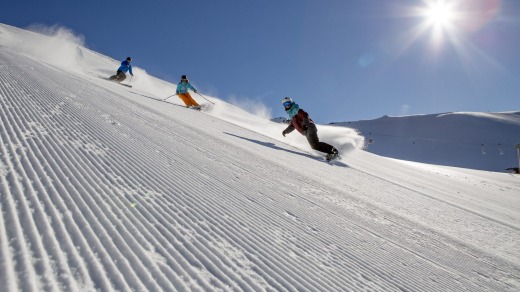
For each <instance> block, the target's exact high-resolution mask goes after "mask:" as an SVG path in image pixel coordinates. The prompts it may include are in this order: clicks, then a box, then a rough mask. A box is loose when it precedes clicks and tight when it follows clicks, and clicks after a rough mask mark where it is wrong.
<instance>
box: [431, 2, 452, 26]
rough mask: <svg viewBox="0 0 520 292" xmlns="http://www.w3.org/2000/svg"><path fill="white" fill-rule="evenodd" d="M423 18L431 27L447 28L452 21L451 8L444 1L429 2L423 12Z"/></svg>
mask: <svg viewBox="0 0 520 292" xmlns="http://www.w3.org/2000/svg"><path fill="white" fill-rule="evenodd" d="M424 17H425V18H426V19H427V21H428V22H429V23H431V24H432V25H436V26H442V27H447V26H449V25H450V24H451V23H452V21H453V19H454V11H453V7H452V6H450V5H448V3H446V2H444V1H437V2H431V3H430V4H429V5H428V6H427V7H426V8H425V10H424Z"/></svg>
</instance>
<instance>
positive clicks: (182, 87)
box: [177, 82, 197, 94]
mask: <svg viewBox="0 0 520 292" xmlns="http://www.w3.org/2000/svg"><path fill="white" fill-rule="evenodd" d="M188 89H191V90H193V91H197V89H195V87H193V86H191V84H190V83H189V82H181V83H179V84H177V93H178V94H184V93H186V92H188Z"/></svg>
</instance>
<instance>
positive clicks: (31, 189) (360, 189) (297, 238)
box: [0, 26, 520, 291]
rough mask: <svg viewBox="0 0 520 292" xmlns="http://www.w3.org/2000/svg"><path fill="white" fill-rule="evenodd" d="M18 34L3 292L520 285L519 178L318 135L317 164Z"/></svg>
mask: <svg viewBox="0 0 520 292" xmlns="http://www.w3.org/2000/svg"><path fill="white" fill-rule="evenodd" d="M25 34H26V32H23V31H20V30H17V29H14V28H11V27H8V26H1V27H0V41H1V42H0V46H1V47H0V68H1V70H0V118H1V128H0V147H1V148H0V181H1V188H0V192H1V196H0V210H1V216H0V283H2V290H5V291H18V290H22V291H58V290H62V291H93V290H102V291H111V290H123V291H131V290H139V291H175V290H179V291H183V290H192V291H193V290H195V291H197V290H198V291H211V290H246V291H249V290H258V291H262V290H279V291H284V290H290V291H296V290H299V291H368V290H369V291H518V290H519V289H520V277H519V275H520V246H519V243H520V232H519V231H520V195H519V194H520V183H519V180H518V179H519V178H518V176H513V175H509V174H500V173H490V172H481V171H471V170H464V169H457V168H447V167H438V166H432V165H425V164H416V163H406V162H402V161H397V160H392V159H387V158H383V157H379V156H376V155H373V154H370V153H366V152H364V151H359V150H356V149H357V148H358V147H359V145H362V140H361V139H360V138H359V137H358V136H356V135H355V133H353V132H352V131H351V130H349V129H346V128H339V129H334V128H335V127H330V128H333V129H329V128H327V127H324V126H318V127H319V129H320V133H322V132H323V134H324V135H323V137H329V135H330V137H331V139H332V137H333V135H334V134H336V135H338V133H339V134H342V137H341V139H339V140H335V141H334V142H336V143H337V144H339V145H341V149H342V152H343V160H342V161H340V162H339V163H337V164H335V165H330V164H328V163H325V162H323V161H322V160H321V159H320V158H317V154H316V153H314V152H312V150H310V149H308V148H306V147H308V146H306V145H305V143H304V142H305V141H303V142H302V139H301V137H298V136H297V135H296V134H295V133H294V134H292V136H290V137H287V138H283V137H281V136H280V134H279V133H281V130H282V129H283V127H284V126H283V125H278V124H275V123H270V122H268V121H262V120H260V119H258V118H255V117H252V116H250V115H248V114H247V113H244V112H241V111H240V110H238V109H236V108H234V107H232V106H230V105H227V104H226V103H224V102H222V101H220V100H218V99H214V98H211V100H212V101H214V102H215V103H216V105H215V106H213V107H209V106H208V105H207V107H206V109H205V111H203V112H198V111H193V110H189V109H185V108H183V107H182V106H179V105H180V103H179V101H178V100H175V99H174V100H172V101H171V103H165V102H160V101H156V100H153V99H154V98H159V97H161V96H166V95H168V94H171V88H174V85H172V84H167V83H166V82H161V81H158V80H156V79H154V78H153V77H150V76H147V75H145V73H144V72H143V71H141V75H137V74H136V78H134V79H136V80H135V82H136V83H135V86H134V88H126V87H123V86H121V85H118V84H114V83H111V82H108V81H105V80H102V79H101V78H98V75H97V74H99V73H100V72H96V71H93V70H91V71H88V70H87V71H84V72H77V71H72V70H69V69H67V68H63V66H61V65H60V64H53V63H52V62H49V63H47V62H46V63H44V62H41V61H40V60H39V59H35V58H34V56H31V55H30V54H28V53H27V52H23V51H22V50H19V49H16V50H15V47H13V46H11V45H8V43H11V42H12V40H13V39H15V38H29V40H32V39H33V38H34V37H35V36H33V35H32V34H27V36H26V35H25ZM74 50H76V48H74ZM79 51H80V52H82V53H81V55H82V56H83V58H82V61H81V62H84V63H86V64H96V63H97V64H105V63H106V62H108V61H104V59H103V58H105V59H107V58H106V57H102V56H97V55H96V54H94V53H92V52H90V51H88V50H86V49H84V48H79ZM22 53H23V54H22ZM107 60H108V59H107ZM109 61H110V60H109ZM108 72H111V71H110V68H109V69H107V74H109V73H108ZM138 77H139V78H141V79H138ZM145 81H146V82H145ZM133 82H134V81H133ZM147 82H149V83H147ZM150 84H153V86H152V85H150ZM158 84H159V85H158ZM161 94H164V95H161ZM322 128H323V129H324V130H323V131H322V130H321V129H322ZM334 131H339V132H334ZM274 133H276V134H277V135H275V134H274ZM323 137H322V139H323V140H326V138H323ZM326 141H328V140H326Z"/></svg>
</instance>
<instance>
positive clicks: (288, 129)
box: [282, 124, 294, 137]
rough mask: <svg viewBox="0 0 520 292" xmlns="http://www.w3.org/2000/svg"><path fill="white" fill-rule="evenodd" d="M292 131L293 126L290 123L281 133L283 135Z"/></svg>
mask: <svg viewBox="0 0 520 292" xmlns="http://www.w3.org/2000/svg"><path fill="white" fill-rule="evenodd" d="M292 131H294V126H293V125H292V124H290V125H289V126H288V127H287V128H285V130H283V132H282V135H283V136H284V137H285V135H287V134H289V133H291V132H292Z"/></svg>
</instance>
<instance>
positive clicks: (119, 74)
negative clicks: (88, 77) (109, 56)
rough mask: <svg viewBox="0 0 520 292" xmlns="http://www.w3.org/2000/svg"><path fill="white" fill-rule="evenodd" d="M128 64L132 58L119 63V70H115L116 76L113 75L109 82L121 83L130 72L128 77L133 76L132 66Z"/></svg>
mask: <svg viewBox="0 0 520 292" xmlns="http://www.w3.org/2000/svg"><path fill="white" fill-rule="evenodd" d="M130 62H132V58H130V57H128V58H126V60H124V61H123V62H121V66H120V67H119V69H117V73H116V75H113V76H111V77H110V80H113V81H117V82H121V81H123V80H125V79H126V74H125V73H126V72H128V71H130V75H132V76H134V74H133V73H132V65H130Z"/></svg>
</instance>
